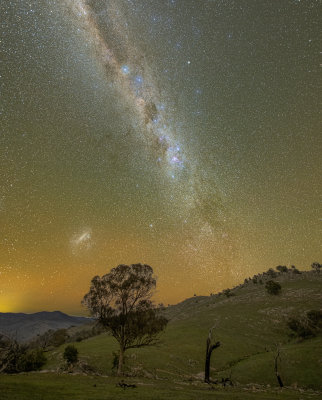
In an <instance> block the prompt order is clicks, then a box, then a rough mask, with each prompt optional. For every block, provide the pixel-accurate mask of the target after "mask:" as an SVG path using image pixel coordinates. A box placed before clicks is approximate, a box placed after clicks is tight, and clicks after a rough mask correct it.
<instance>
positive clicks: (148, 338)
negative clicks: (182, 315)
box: [82, 264, 168, 375]
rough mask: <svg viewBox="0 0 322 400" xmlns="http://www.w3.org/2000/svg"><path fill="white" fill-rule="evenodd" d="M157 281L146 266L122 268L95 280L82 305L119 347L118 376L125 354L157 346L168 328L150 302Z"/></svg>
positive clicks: (136, 265)
mask: <svg viewBox="0 0 322 400" xmlns="http://www.w3.org/2000/svg"><path fill="white" fill-rule="evenodd" d="M155 287H156V279H155V278H154V277H153V269H152V268H151V267H150V266H149V265H146V264H131V265H124V264H121V265H119V266H117V267H115V268H113V269H112V270H111V272H109V273H108V274H106V275H103V276H102V277H99V276H95V277H94V278H93V279H92V282H91V286H90V290H89V292H88V293H87V294H86V295H85V296H84V299H83V301H82V303H83V304H84V305H85V306H86V307H87V308H88V309H89V310H90V312H91V314H92V316H94V318H96V319H97V320H98V321H99V322H100V323H101V324H102V325H103V326H104V328H105V329H106V330H107V331H108V332H109V333H110V334H111V335H112V336H114V338H115V339H116V340H117V341H118V343H119V346H120V348H119V364H118V374H119V375H120V374H121V373H122V366H123V360H124V352H125V351H126V350H127V349H130V348H138V347H143V346H148V345H153V344H156V343H157V342H158V340H159V334H160V332H161V331H163V330H164V329H165V327H166V325H167V322H168V321H167V319H166V318H165V317H164V316H162V315H161V314H160V310H159V309H158V308H156V307H155V306H154V304H153V302H152V301H151V296H152V294H153V290H154V289H155Z"/></svg>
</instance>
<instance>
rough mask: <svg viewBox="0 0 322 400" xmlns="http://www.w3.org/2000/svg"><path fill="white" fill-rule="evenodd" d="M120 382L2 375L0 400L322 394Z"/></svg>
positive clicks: (239, 399)
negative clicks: (124, 386)
mask: <svg viewBox="0 0 322 400" xmlns="http://www.w3.org/2000/svg"><path fill="white" fill-rule="evenodd" d="M118 382H120V379H118V378H110V377H108V378H107V377H98V376H79V375H76V376H75V375H57V374H45V373H41V374H40V373H32V374H19V375H1V376H0V400H58V399H59V400H89V399H90V400H103V399H104V400H105V399H106V400H109V399H111V400H112V399H113V400H114V399H121V400H122V399H140V400H141V399H142V400H145V399H146V400H147V399H151V400H152V399H153V400H159V399H160V400H167V399H176V400H203V399H204V400H207V399H212V400H214V399H218V400H221V399H223V400H252V399H263V400H273V399H274V400H307V399H319V398H321V397H320V396H321V393H317V392H313V391H303V390H295V389H266V388H255V387H248V388H216V387H212V386H209V385H206V384H203V383H201V382H200V383H199V382H190V383H189V382H171V381H161V380H147V379H126V382H127V383H131V384H135V385H136V386H137V387H136V388H128V389H125V390H124V389H122V388H120V387H118V386H117V383H118Z"/></svg>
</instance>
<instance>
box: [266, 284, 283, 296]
mask: <svg viewBox="0 0 322 400" xmlns="http://www.w3.org/2000/svg"><path fill="white" fill-rule="evenodd" d="M265 289H266V290H267V293H269V294H272V295H278V294H279V293H280V291H281V289H282V287H281V285H280V284H279V283H278V282H275V281H268V282H266V284H265Z"/></svg>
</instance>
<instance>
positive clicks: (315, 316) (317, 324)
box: [287, 310, 322, 339]
mask: <svg viewBox="0 0 322 400" xmlns="http://www.w3.org/2000/svg"><path fill="white" fill-rule="evenodd" d="M287 325H288V327H289V328H290V329H291V330H292V331H293V332H292V333H293V336H297V337H299V338H301V339H308V338H311V337H314V336H316V335H317V334H319V333H320V332H321V331H322V310H311V311H308V312H307V313H306V314H305V315H304V316H303V317H297V318H295V317H293V318H290V319H289V320H288V321H287Z"/></svg>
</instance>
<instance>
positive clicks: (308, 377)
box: [45, 273, 322, 389]
mask: <svg viewBox="0 0 322 400" xmlns="http://www.w3.org/2000/svg"><path fill="white" fill-rule="evenodd" d="M275 280H277V281H280V283H281V285H282V292H281V294H280V295H278V296H272V295H269V294H267V293H266V290H265V287H264V285H260V284H253V283H248V284H247V285H244V286H241V287H237V288H235V289H233V290H232V291H231V292H232V294H233V296H231V297H226V296H225V295H224V294H221V295H216V296H210V297H193V298H191V299H187V300H185V301H184V302H182V303H180V304H178V305H176V306H171V307H169V308H167V310H166V313H167V315H168V317H169V318H170V323H169V325H168V327H167V329H166V332H165V334H164V335H163V336H162V343H161V344H160V345H159V346H158V347H150V348H143V349H139V350H133V351H128V353H127V360H126V363H127V372H128V373H129V374H132V375H136V376H145V377H153V378H164V379H165V378H166V379H170V380H173V379H174V380H184V381H187V382H189V381H193V380H195V379H198V378H200V377H201V378H202V375H203V368H204V353H205V344H206V338H207V335H208V330H209V328H210V327H212V326H214V325H215V329H214V339H215V340H219V341H220V342H221V346H220V347H219V348H218V349H216V350H215V351H214V353H213V356H212V371H211V377H212V378H213V379H221V378H225V377H231V379H232V381H233V382H234V383H236V384H238V383H240V384H246V383H257V384H263V385H271V386H276V385H277V381H276V378H275V375H274V357H275V354H276V347H277V346H278V347H279V348H280V355H281V362H280V363H279V365H280V367H279V369H280V374H281V376H282V379H283V381H284V384H285V385H286V386H294V387H303V388H312V389H321V385H322V383H321V371H322V338H321V337H317V338H313V339H309V340H305V341H303V342H299V341H298V340H296V339H290V337H289V333H290V331H289V329H288V328H287V326H286V320H287V319H288V317H289V316H293V315H299V314H301V313H303V312H305V311H308V310H311V309H320V308H321V307H322V290H321V289H322V274H317V273H305V274H302V275H290V274H287V275H285V274H284V275H281V276H279V277H278V278H276V279H275ZM75 345H76V347H77V348H78V350H79V353H80V359H81V360H83V361H84V362H86V363H87V364H89V365H91V366H92V367H93V368H94V369H96V370H97V371H98V372H100V373H102V374H106V375H111V374H112V371H111V366H112V353H113V351H116V350H117V344H116V342H115V341H114V339H113V338H111V337H109V336H108V335H106V334H102V335H100V336H97V337H94V338H90V339H87V340H84V341H82V342H80V343H75ZM63 350H64V346H62V347H61V348H59V349H56V350H55V351H53V352H52V353H51V354H49V361H48V364H47V365H46V367H45V368H46V369H50V370H57V369H58V368H59V366H60V365H62V364H63V359H62V352H63Z"/></svg>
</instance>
